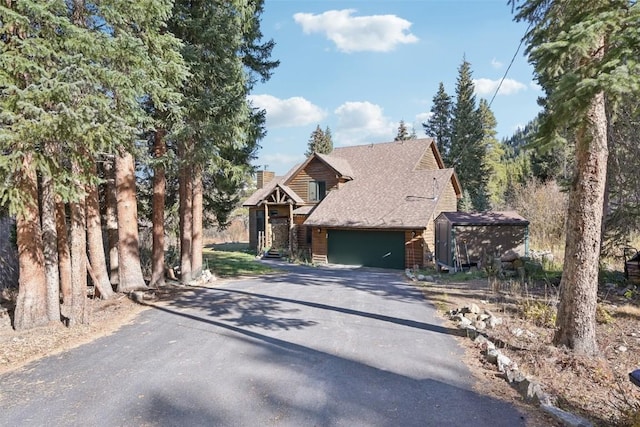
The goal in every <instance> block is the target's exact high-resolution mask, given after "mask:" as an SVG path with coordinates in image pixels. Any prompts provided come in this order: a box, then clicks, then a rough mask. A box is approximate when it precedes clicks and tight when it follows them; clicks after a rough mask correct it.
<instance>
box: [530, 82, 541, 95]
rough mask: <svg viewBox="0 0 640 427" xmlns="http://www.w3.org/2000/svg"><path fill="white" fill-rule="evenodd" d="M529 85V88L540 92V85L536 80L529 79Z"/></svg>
mask: <svg viewBox="0 0 640 427" xmlns="http://www.w3.org/2000/svg"><path fill="white" fill-rule="evenodd" d="M529 87H530V88H531V90H535V91H537V92H542V86H540V85H539V84H538V82H536V81H533V80H532V81H530V82H529Z"/></svg>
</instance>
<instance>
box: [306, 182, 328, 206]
mask: <svg viewBox="0 0 640 427" xmlns="http://www.w3.org/2000/svg"><path fill="white" fill-rule="evenodd" d="M326 194H327V185H326V183H325V182H324V181H309V201H310V202H319V201H320V200H322V199H324V196H325V195H326Z"/></svg>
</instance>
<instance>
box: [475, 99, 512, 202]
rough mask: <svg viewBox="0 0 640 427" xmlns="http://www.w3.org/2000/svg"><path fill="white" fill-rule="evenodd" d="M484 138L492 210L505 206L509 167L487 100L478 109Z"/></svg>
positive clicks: (482, 101) (481, 101) (488, 190)
mask: <svg viewBox="0 0 640 427" xmlns="http://www.w3.org/2000/svg"><path fill="white" fill-rule="evenodd" d="M478 111H479V113H480V120H481V122H482V131H483V134H484V138H483V141H482V144H483V145H484V146H485V147H486V150H487V155H486V168H487V171H488V173H489V177H488V179H487V196H488V198H489V203H490V205H491V207H492V208H497V207H500V206H502V205H504V192H505V187H506V184H507V167H506V164H505V161H504V154H505V153H504V149H503V147H502V144H501V143H500V142H499V141H498V139H497V138H496V133H497V132H496V125H497V124H498V122H497V121H496V118H495V116H494V115H493V112H492V111H491V109H490V108H489V104H488V103H487V101H486V100H485V99H481V100H480V105H479V107H478Z"/></svg>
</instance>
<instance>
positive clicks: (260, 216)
mask: <svg viewBox="0 0 640 427" xmlns="http://www.w3.org/2000/svg"><path fill="white" fill-rule="evenodd" d="M256 230H257V231H258V232H260V231H264V211H257V212H256Z"/></svg>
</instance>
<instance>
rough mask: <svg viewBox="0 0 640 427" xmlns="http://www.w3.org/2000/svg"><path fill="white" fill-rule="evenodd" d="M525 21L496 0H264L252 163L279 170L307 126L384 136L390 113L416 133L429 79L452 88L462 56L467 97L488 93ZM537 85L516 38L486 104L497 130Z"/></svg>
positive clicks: (297, 152)
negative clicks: (267, 55) (260, 134)
mask: <svg viewBox="0 0 640 427" xmlns="http://www.w3.org/2000/svg"><path fill="white" fill-rule="evenodd" d="M525 30H526V24H524V23H516V22H514V21H513V19H512V13H511V7H510V6H509V5H507V1H506V0H466V1H461V0H378V1H376V0H373V1H371V0H369V1H338V0H324V1H313V0H266V1H265V5H264V13H263V15H262V31H263V34H264V37H265V39H273V40H274V41H275V42H276V47H275V49H274V51H273V58H274V59H278V60H280V66H279V67H278V68H276V69H275V72H274V75H273V77H272V78H271V79H270V80H269V81H268V82H267V83H265V84H258V85H256V87H255V89H254V92H253V94H252V95H251V97H250V98H251V101H252V103H253V105H254V106H257V107H260V108H263V109H265V110H266V111H267V132H268V133H267V136H266V138H265V139H264V140H263V141H262V142H261V145H262V148H261V149H260V151H259V153H258V159H257V160H256V161H255V162H254V164H255V165H257V166H258V167H260V168H264V167H265V165H266V167H267V168H268V169H269V170H272V171H275V172H276V173H277V174H278V175H282V174H284V173H285V172H286V171H287V170H288V169H290V168H291V167H292V166H294V165H295V164H296V163H299V162H301V161H303V160H304V152H305V150H306V148H307V142H308V140H309V137H310V135H311V132H313V130H314V129H315V128H316V126H317V125H320V127H321V128H322V129H325V128H326V127H327V126H328V127H329V128H330V129H331V132H332V136H333V142H334V146H346V145H357V144H369V143H376V142H387V141H391V140H393V137H394V136H395V134H396V132H397V129H398V124H399V122H400V120H404V121H405V123H407V125H409V127H414V128H415V130H416V133H417V134H418V136H419V137H423V136H425V134H424V131H423V129H422V124H421V123H422V122H424V121H425V120H426V118H427V117H428V116H427V115H428V113H429V110H430V109H431V105H432V102H431V101H432V99H433V96H434V95H435V93H436V91H437V90H438V84H439V82H443V83H444V85H445V89H446V91H447V93H448V94H449V95H451V96H454V95H455V82H456V78H457V76H458V67H459V66H460V64H461V62H462V59H463V57H466V59H467V61H469V62H470V63H471V69H472V71H473V78H474V80H475V81H476V96H477V98H478V99H479V98H486V99H487V100H490V99H491V98H492V97H493V94H494V92H495V90H496V87H497V85H498V82H499V81H500V80H501V78H502V77H503V75H504V73H505V71H506V69H507V67H508V65H509V63H510V61H511V59H512V57H513V55H514V53H515V52H516V49H517V48H518V45H519V43H520V39H521V38H522V36H523V34H524V32H525ZM541 94H542V92H541V91H540V89H539V87H538V86H537V85H536V84H535V81H534V77H533V70H532V67H531V66H530V65H529V64H528V63H527V60H526V58H525V56H524V46H523V47H522V48H521V49H520V53H519V54H518V55H517V57H516V58H515V61H514V63H513V65H512V66H511V69H510V70H509V73H508V75H507V79H506V80H505V82H504V83H503V85H502V87H501V89H500V91H499V92H498V95H497V96H496V98H495V100H494V101H493V104H492V105H491V109H492V111H493V112H494V114H495V116H496V119H497V121H498V126H497V131H498V138H503V137H508V136H510V135H511V134H512V133H513V132H514V131H515V130H516V129H517V128H518V127H521V126H523V125H525V124H526V123H527V122H528V121H529V120H530V119H532V118H534V117H535V115H536V114H537V112H538V111H539V109H540V108H539V107H538V105H537V103H536V99H537V98H538V97H539V96H540V95H541Z"/></svg>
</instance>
